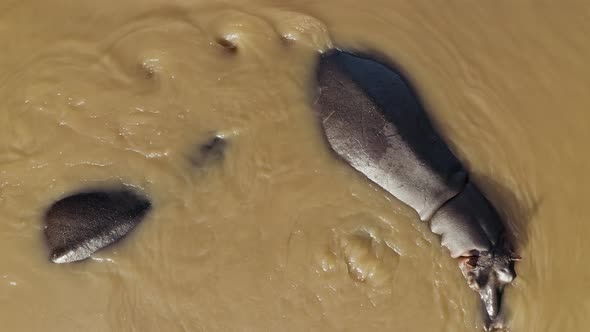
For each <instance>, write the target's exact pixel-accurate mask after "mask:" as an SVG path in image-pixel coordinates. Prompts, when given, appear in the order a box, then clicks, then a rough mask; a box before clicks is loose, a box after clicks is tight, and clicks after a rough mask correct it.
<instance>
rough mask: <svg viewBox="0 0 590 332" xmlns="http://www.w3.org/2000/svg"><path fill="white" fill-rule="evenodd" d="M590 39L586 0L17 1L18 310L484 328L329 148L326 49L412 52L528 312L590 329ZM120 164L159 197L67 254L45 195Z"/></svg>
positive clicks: (402, 221) (1, 310)
mask: <svg viewBox="0 0 590 332" xmlns="http://www.w3.org/2000/svg"><path fill="white" fill-rule="evenodd" d="M588 35H590V5H588V4H587V3H585V2H583V1H564V2H543V1H534V2H533V1H511V2H508V1H500V2H498V1H488V2H481V1H478V2H464V1H447V2H444V3H442V2H440V3H437V2H432V1H411V2H410V1H408V2H402V1H385V0H367V1H352V0H326V1H240V2H239V3H238V2H236V3H227V2H213V1H163V0H150V1H144V0H142V1H139V0H130V1H111V0H109V1H100V2H96V1H87V0H84V1H76V2H72V1H63V0H60V1H51V2H41V1H7V0H5V1H2V3H0V45H2V47H1V52H0V324H1V326H2V330H6V331H81V330H84V331H474V330H480V329H481V320H480V319H481V318H480V315H479V314H480V312H479V308H478V306H477V296H476V294H475V293H473V292H472V291H470V290H469V289H468V288H467V286H466V285H465V282H464V280H463V278H462V277H461V275H460V272H459V269H458V268H457V266H456V263H455V262H454V261H453V260H452V259H451V258H450V257H449V256H448V253H447V252H446V251H445V250H444V249H442V248H441V247H440V246H439V239H438V238H437V237H436V236H434V235H432V234H430V232H429V231H428V228H427V227H426V225H425V224H423V223H421V222H420V221H419V220H418V217H417V215H415V213H413V212H412V211H411V210H410V209H409V208H408V207H406V206H404V205H403V204H401V203H400V202H399V201H397V200H396V199H395V198H393V197H391V196H389V195H387V194H385V192H384V191H383V190H381V189H379V188H378V187H377V186H376V185H373V184H371V183H369V182H368V181H366V180H365V179H364V178H363V177H362V176H359V175H358V174H357V173H355V172H354V171H352V170H351V169H350V168H349V167H347V166H346V165H343V164H342V163H341V162H339V161H337V160H335V159H334V158H333V155H332V154H331V153H330V152H329V151H328V150H327V148H326V146H325V145H324V143H323V141H322V138H321V135H320V132H319V131H318V127H317V123H316V122H315V118H314V115H313V113H312V104H311V102H312V101H310V99H309V96H310V88H311V86H312V84H311V82H312V80H313V77H314V72H313V64H314V61H315V60H316V56H317V52H318V51H321V50H325V49H328V48H330V47H332V46H333V45H336V46H339V47H343V48H347V49H350V50H362V51H371V52H376V53H378V54H380V55H381V56H384V57H386V58H388V59H390V60H391V61H392V62H394V63H395V64H396V65H397V66H399V68H401V69H402V70H403V72H404V73H405V74H406V75H407V77H408V78H409V79H410V80H411V81H412V83H413V84H414V86H415V87H416V89H417V90H418V94H419V95H420V96H421V97H422V101H423V103H424V104H425V105H426V108H427V109H428V111H429V113H430V115H431V117H432V118H433V121H434V122H435V124H436V126H437V127H438V128H439V130H440V131H441V133H442V134H443V136H444V137H445V138H446V140H447V141H448V142H449V144H450V146H451V147H452V149H453V150H454V151H455V153H456V154H457V155H458V156H459V157H460V159H461V160H462V161H463V163H464V164H465V165H466V167H468V168H469V169H470V171H471V172H472V174H474V178H475V181H476V182H477V183H478V184H479V185H480V186H481V187H482V189H483V190H484V191H485V192H486V194H487V195H488V196H489V197H490V199H491V200H492V201H493V202H494V204H495V205H496V206H498V207H499V210H500V211H501V214H502V215H503V216H504V217H505V218H506V220H507V223H508V225H509V228H510V229H511V230H512V232H513V234H514V237H515V239H516V243H517V244H518V247H519V253H520V254H521V255H522V256H523V258H524V259H523V261H522V262H520V263H518V264H517V267H516V268H517V272H518V274H519V276H518V278H517V280H516V282H515V283H514V285H513V286H512V287H509V288H508V289H507V291H506V292H507V294H506V297H505V304H506V309H508V310H509V312H510V317H509V319H508V325H509V326H510V327H511V331H586V330H589V329H590V322H589V321H588V319H587V317H588V315H589V314H590V267H589V266H586V264H587V259H586V255H585V254H586V253H587V252H589V251H590V241H587V237H588V235H590V234H589V231H590V226H589V225H588V219H587V217H586V211H587V210H586V207H587V206H588V204H589V201H588V198H589V197H590V177H589V176H588V162H589V157H588V152H587V151H588V142H589V141H590V130H589V129H588V123H590V112H589V110H588V107H589V105H590V94H589V93H588V91H589V88H590V66H588V60H587V59H589V58H590V44H588V42H587V36H588ZM215 132H219V133H222V134H223V135H224V136H225V137H226V138H227V139H228V150H227V153H226V155H225V157H224V159H223V162H222V163H220V164H217V165H212V166H205V167H200V168H195V167H194V166H192V165H191V164H190V163H189V162H187V160H188V158H187V154H190V152H191V151H193V150H192V149H194V146H195V144H198V143H199V142H203V140H206V139H207V137H210V135H211V133H215ZM120 183H124V184H128V185H132V186H135V187H136V188H138V190H141V191H143V192H145V193H146V194H148V195H149V196H150V197H151V198H152V200H153V203H154V207H153V211H152V213H151V214H150V215H149V217H148V218H147V219H146V220H145V221H144V222H143V223H142V224H141V225H140V226H139V227H138V228H137V229H135V230H134V231H133V232H132V233H131V234H130V235H129V237H128V238H127V239H126V240H125V241H123V242H121V243H120V244H118V245H116V246H113V247H109V248H107V249H105V250H103V251H100V252H99V253H97V254H95V255H94V256H93V259H91V260H87V261H84V262H82V263H78V264H70V265H56V264H51V263H50V262H49V260H48V253H47V248H46V247H45V244H44V242H43V236H42V233H43V226H42V221H41V216H42V214H43V212H44V210H45V209H46V208H47V207H48V206H49V205H50V204H51V203H52V202H53V201H55V200H56V199H58V198H59V197H62V196H64V195H66V194H68V193H71V192H72V191H75V190H80V189H83V188H87V187H97V186H105V185H110V184H120Z"/></svg>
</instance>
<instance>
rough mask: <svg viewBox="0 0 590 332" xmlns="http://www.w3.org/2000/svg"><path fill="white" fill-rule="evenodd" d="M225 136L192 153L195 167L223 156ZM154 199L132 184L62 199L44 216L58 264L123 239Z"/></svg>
mask: <svg viewBox="0 0 590 332" xmlns="http://www.w3.org/2000/svg"><path fill="white" fill-rule="evenodd" d="M225 148H226V142H225V139H224V138H223V137H222V136H220V135H212V136H211V137H209V138H208V139H207V140H206V141H204V142H202V143H200V144H197V145H196V146H195V148H194V150H193V151H191V152H190V153H189V154H188V156H187V160H188V162H189V163H190V164H191V165H192V166H193V167H194V168H203V167H208V166H212V165H213V164H214V163H215V162H220V161H221V160H222V159H223V156H224V153H225ZM151 207H152V204H151V202H150V200H149V199H148V198H147V197H145V196H142V195H140V194H139V193H137V192H135V191H134V190H133V189H132V188H131V187H123V188H114V189H100V190H88V191H84V192H78V193H75V194H72V195H69V196H67V197H65V198H62V199H60V200H58V201H57V202H55V203H54V204H52V205H51V206H50V207H49V208H48V209H47V211H46V213H45V216H44V222H45V228H44V233H45V239H46V242H47V245H48V247H49V252H50V259H51V261H53V262H54V263H72V262H77V261H81V260H85V259H87V258H89V257H91V255H92V254H93V253H95V252H96V251H98V250H101V249H103V248H105V247H107V246H110V245H112V244H114V243H115V242H118V241H120V240H122V239H123V238H124V237H125V236H126V235H127V234H128V233H129V232H130V231H131V230H132V229H134V228H135V227H136V226H137V225H138V224H139V223H140V222H141V221H142V220H144V219H145V217H146V216H147V214H148V213H149V212H150V210H151Z"/></svg>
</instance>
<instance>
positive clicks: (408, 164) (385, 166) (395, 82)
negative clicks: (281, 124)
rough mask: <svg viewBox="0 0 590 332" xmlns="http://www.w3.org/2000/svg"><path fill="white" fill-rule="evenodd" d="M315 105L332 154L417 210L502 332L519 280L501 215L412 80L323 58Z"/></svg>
mask: <svg viewBox="0 0 590 332" xmlns="http://www.w3.org/2000/svg"><path fill="white" fill-rule="evenodd" d="M317 84H318V91H319V92H318V93H319V95H318V97H317V100H316V104H315V109H316V110H317V114H318V115H319V118H320V119H321V123H322V127H323V130H324V133H325V137H326V139H327V141H328V143H329V145H330V146H331V148H332V149H333V150H334V151H335V152H336V154H337V155H339V156H340V157H341V158H342V159H344V160H345V161H346V162H347V163H348V164H350V165H351V166H352V167H353V168H355V169H356V170H358V171H359V172H360V173H362V174H364V175H365V176H366V177H367V178H369V179H370V180H371V181H373V182H375V183H376V184H378V185H379V186H381V187H382V188H383V189H385V190H386V191H388V192H389V193H390V194H392V195H393V196H395V197H396V198H398V199H399V200H401V201H402V202H404V203H405V204H407V205H409V206H410V207H412V208H413V209H414V210H415V211H416V212H417V213H418V215H419V216H420V219H421V220H423V221H428V222H430V229H431V230H432V232H434V233H436V234H439V235H440V236H441V237H442V240H441V243H442V245H443V246H445V247H447V248H448V249H449V251H450V254H451V256H452V257H453V258H456V259H458V263H459V267H460V269H461V272H462V273H463V275H464V276H465V278H466V280H467V283H468V285H469V287H471V288H472V289H473V290H475V291H476V292H478V293H479V295H480V297H481V301H482V304H483V307H484V308H485V312H486V316H487V317H486V324H485V326H486V329H488V328H495V327H499V326H500V325H501V324H502V323H501V322H500V320H499V319H498V314H499V312H500V304H501V298H502V292H503V288H504V286H505V285H507V284H509V283H511V282H512V280H513V279H514V278H515V277H516V273H515V271H514V261H515V260H517V259H519V257H517V256H516V255H514V254H513V253H512V250H511V247H510V245H509V243H508V242H507V239H506V238H505V229H504V226H503V224H502V221H501V220H500V217H499V216H498V213H497V212H496V210H495V209H494V207H493V206H492V205H491V204H490V202H489V201H488V200H487V199H486V198H485V197H484V195H483V194H482V193H481V191H480V190H479V189H478V188H477V186H476V185H475V184H473V183H472V182H470V180H469V176H468V174H467V172H466V171H465V170H464V169H463V167H462V166H461V164H460V162H459V161H458V160H457V158H456V157H455V156H454V155H453V153H452V152H451V151H450V150H449V148H448V147H447V145H446V144H445V143H444V142H443V140H442V139H441V138H440V137H439V136H438V134H437V133H436V132H435V130H434V129H433V127H432V125H431V124H430V121H429V120H428V118H427V116H426V114H425V112H424V111H423V109H422V107H421V106H420V104H419V102H418V101H417V98H416V97H415V95H414V93H413V92H412V91H411V89H410V88H409V86H408V84H407V83H406V82H405V80H404V79H403V78H402V77H401V76H400V75H398V74H396V73H395V72H393V71H392V70H391V69H389V68H388V67H387V66H385V65H383V64H381V63H378V62H375V61H373V60H370V59H368V58H364V57H359V56H356V55H353V54H350V53H345V52H341V51H332V52H330V53H328V54H326V55H324V56H322V57H321V59H320V62H319V66H318V74H317Z"/></svg>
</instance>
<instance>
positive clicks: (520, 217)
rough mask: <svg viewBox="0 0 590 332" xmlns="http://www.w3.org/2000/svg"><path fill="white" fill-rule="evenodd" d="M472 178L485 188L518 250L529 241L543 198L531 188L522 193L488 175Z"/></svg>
mask: <svg viewBox="0 0 590 332" xmlns="http://www.w3.org/2000/svg"><path fill="white" fill-rule="evenodd" d="M472 180H473V181H474V182H475V183H476V184H477V185H478V187H480V188H481V189H482V190H485V193H484V194H485V195H486V197H487V198H488V199H489V200H490V202H492V204H493V205H494V207H495V208H496V209H497V210H498V213H499V214H500V217H501V218H502V222H503V223H504V226H505V228H506V237H507V239H508V240H509V242H510V243H511V244H512V246H513V249H514V250H516V252H520V251H521V249H522V248H523V247H525V246H526V245H527V243H528V241H529V235H530V223H531V220H533V219H534V217H535V216H536V214H537V213H538V211H539V207H540V205H541V202H542V199H541V198H539V197H537V196H536V195H534V193H532V192H531V191H529V190H522V191H521V192H520V193H517V191H515V190H513V189H511V188H509V187H508V186H506V185H505V184H503V183H501V182H500V181H498V180H496V179H493V178H491V177H489V176H487V175H482V174H475V175H472Z"/></svg>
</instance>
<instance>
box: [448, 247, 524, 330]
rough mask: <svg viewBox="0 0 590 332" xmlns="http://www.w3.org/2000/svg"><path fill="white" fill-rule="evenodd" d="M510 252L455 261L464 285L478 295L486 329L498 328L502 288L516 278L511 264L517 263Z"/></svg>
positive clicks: (481, 253) (482, 253)
mask: <svg viewBox="0 0 590 332" xmlns="http://www.w3.org/2000/svg"><path fill="white" fill-rule="evenodd" d="M520 259H521V258H520V257H519V256H518V255H515V254H513V253H512V251H510V250H507V249H504V248H501V249H498V250H492V251H485V252H479V253H477V254H474V255H471V256H463V257H461V258H460V259H459V267H460V269H461V272H462V273H463V276H464V277H465V279H466V280H467V284H468V285H469V287H470V288H471V289H473V290H474V291H476V292H477V293H479V296H480V298H481V302H482V305H483V307H484V309H485V312H486V316H487V321H486V329H490V328H491V329H493V328H498V327H501V326H499V325H501V322H499V321H498V314H499V311H500V304H501V301H502V293H503V291H504V287H505V286H506V285H507V284H510V283H511V282H512V281H513V280H514V278H515V277H516V272H515V271H514V261H517V260H520Z"/></svg>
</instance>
